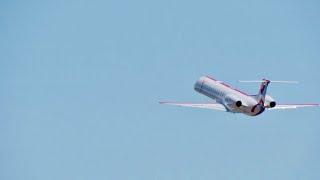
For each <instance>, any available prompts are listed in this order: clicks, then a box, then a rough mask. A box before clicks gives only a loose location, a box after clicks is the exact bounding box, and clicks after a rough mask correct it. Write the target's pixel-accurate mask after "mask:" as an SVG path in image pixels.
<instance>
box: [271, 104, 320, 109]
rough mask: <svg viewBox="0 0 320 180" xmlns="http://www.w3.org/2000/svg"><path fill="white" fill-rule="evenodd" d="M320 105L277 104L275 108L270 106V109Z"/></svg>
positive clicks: (319, 105)
mask: <svg viewBox="0 0 320 180" xmlns="http://www.w3.org/2000/svg"><path fill="white" fill-rule="evenodd" d="M315 106H318V107H320V104H277V105H276V107H274V108H269V110H272V109H293V108H300V107H315Z"/></svg>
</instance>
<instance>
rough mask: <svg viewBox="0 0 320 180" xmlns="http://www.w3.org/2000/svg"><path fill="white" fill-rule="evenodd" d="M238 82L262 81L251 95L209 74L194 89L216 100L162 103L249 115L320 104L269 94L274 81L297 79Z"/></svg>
mask: <svg viewBox="0 0 320 180" xmlns="http://www.w3.org/2000/svg"><path fill="white" fill-rule="evenodd" d="M238 82H249V83H251V82H261V86H260V90H259V92H258V94H256V95H249V94H247V93H244V92H242V91H240V90H238V89H235V88H233V87H231V86H229V85H227V84H225V83H223V82H222V81H219V80H216V79H214V78H211V77H209V76H204V77H201V78H200V79H199V80H198V81H197V82H196V83H195V85H194V90H195V91H197V92H199V93H201V94H203V95H205V96H207V97H209V98H212V99H214V100H215V101H216V102H207V103H201V102H200V103H199V102H196V103H191V102H187V103H179V102H160V104H168V105H177V106H187V107H194V108H207V109H213V110H220V111H225V112H231V113H243V114H246V115H249V116H257V115H259V114H261V113H263V112H264V110H265V109H290V108H300V107H314V106H318V107H319V106H320V104H277V103H276V101H275V100H274V99H273V98H272V97H271V96H269V95H267V94H266V93H267V87H268V85H269V83H270V82H272V83H298V82H296V81H270V80H266V79H263V80H258V81H238Z"/></svg>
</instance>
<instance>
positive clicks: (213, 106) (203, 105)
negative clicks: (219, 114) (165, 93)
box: [159, 102, 226, 111]
mask: <svg viewBox="0 0 320 180" xmlns="http://www.w3.org/2000/svg"><path fill="white" fill-rule="evenodd" d="M159 103H160V104H167V105H175V106H186V107H193V108H204V109H214V110H219V111H226V108H225V107H224V106H223V105H222V104H219V103H211V102H210V103H205V102H202V103H189V102H188V103H178V102H159Z"/></svg>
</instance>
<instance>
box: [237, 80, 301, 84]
mask: <svg viewBox="0 0 320 180" xmlns="http://www.w3.org/2000/svg"><path fill="white" fill-rule="evenodd" d="M238 82H241V83H262V82H271V83H290V84H291V83H299V82H298V81H269V80H266V79H263V80H249V81H242V80H238Z"/></svg>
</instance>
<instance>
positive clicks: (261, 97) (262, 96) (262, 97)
mask: <svg viewBox="0 0 320 180" xmlns="http://www.w3.org/2000/svg"><path fill="white" fill-rule="evenodd" d="M269 83H270V81H269V80H266V79H263V81H262V83H261V86H260V90H259V92H258V94H257V96H256V98H257V101H258V102H259V103H262V104H264V101H265V97H266V93H267V88H268V85H269Z"/></svg>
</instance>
